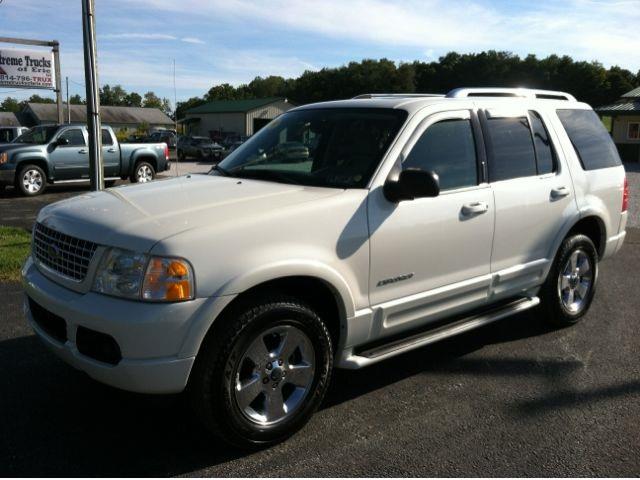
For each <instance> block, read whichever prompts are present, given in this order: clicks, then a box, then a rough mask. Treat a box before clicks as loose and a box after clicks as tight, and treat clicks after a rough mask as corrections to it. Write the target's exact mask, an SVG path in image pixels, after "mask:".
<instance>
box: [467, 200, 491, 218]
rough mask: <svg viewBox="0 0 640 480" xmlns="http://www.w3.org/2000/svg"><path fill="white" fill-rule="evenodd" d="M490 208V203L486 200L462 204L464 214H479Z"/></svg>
mask: <svg viewBox="0 0 640 480" xmlns="http://www.w3.org/2000/svg"><path fill="white" fill-rule="evenodd" d="M487 210H489V205H488V204H487V203H485V202H473V203H465V204H464V205H463V206H462V215H465V216H470V215H479V214H481V213H485V212H486V211H487Z"/></svg>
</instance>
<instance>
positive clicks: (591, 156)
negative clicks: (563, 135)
mask: <svg viewBox="0 0 640 480" xmlns="http://www.w3.org/2000/svg"><path fill="white" fill-rule="evenodd" d="M557 113H558V117H559V118H560V121H561V122H562V125H563V126H564V129H565V130H566V132H567V135H569V139H570V140H571V143H572V144H573V148H575V150H576V153H577V154H578V158H579V159H580V163H581V164H582V168H584V169H585V170H595V169H597V168H608V167H617V166H618V165H621V163H620V156H619V155H618V150H617V149H616V146H615V144H614V143H613V141H612V140H611V137H610V136H609V134H608V133H607V130H606V129H605V128H604V125H603V124H602V122H601V121H600V119H599V118H598V115H596V112H594V111H593V110H557Z"/></svg>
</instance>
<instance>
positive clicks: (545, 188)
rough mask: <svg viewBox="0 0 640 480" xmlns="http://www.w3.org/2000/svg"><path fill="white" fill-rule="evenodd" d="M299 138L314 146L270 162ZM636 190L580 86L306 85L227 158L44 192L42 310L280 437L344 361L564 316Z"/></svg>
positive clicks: (46, 324) (40, 328)
mask: <svg viewBox="0 0 640 480" xmlns="http://www.w3.org/2000/svg"><path fill="white" fill-rule="evenodd" d="M294 141H295V142H300V143H303V144H304V145H306V146H307V148H308V149H309V155H308V158H305V157H304V156H300V157H299V161H298V162H297V163H291V162H281V163H274V162H272V158H271V156H272V154H271V153H269V152H273V151H277V149H274V146H277V145H281V144H284V143H286V142H294ZM628 200H629V190H628V187H627V183H626V177H625V171H624V168H623V167H622V165H621V163H620V158H619V157H618V153H617V151H616V148H615V146H614V144H613V143H612V141H611V138H610V137H609V135H608V134H607V132H606V130H605V129H604V127H603V125H602V123H601V122H600V120H599V119H598V116H597V115H596V114H595V113H594V112H593V110H592V109H591V108H590V107H589V106H588V105H586V104H584V103H580V102H577V101H576V100H575V99H574V98H573V97H572V96H571V95H569V94H565V93H561V92H550V91H539V90H524V89H459V90H454V91H452V92H450V93H449V94H447V95H446V96H423V97H419V96H415V95H407V96H403V95H368V96H366V97H364V98H356V99H352V100H344V101H337V102H330V103H319V104H313V105H305V106H301V107H298V108H295V109H292V110H290V111H288V112H287V113H284V114H283V115H281V116H280V117H278V119H277V121H274V122H272V123H271V124H270V125H269V128H265V129H262V130H261V131H260V132H258V133H257V134H256V135H254V136H253V137H252V138H251V139H250V140H248V141H247V142H246V143H245V145H244V146H243V147H242V148H241V149H238V150H236V151H235V152H234V153H232V154H231V155H229V156H228V157H227V158H226V159H225V160H223V161H222V162H221V163H220V164H219V165H217V166H216V167H214V169H213V170H212V172H210V174H209V175H190V176H183V177H178V178H173V179H169V180H166V181H163V182H157V183H154V184H151V185H148V186H145V187H140V188H138V187H123V188H120V189H119V190H118V195H113V194H109V193H94V194H91V195H85V196H80V197H76V198H72V199H68V200H65V201H63V202H61V203H57V204H52V205H49V206H46V207H44V208H43V209H42V210H41V211H40V213H39V215H38V218H37V222H36V224H35V228H34V234H33V249H32V254H31V256H30V257H29V259H28V260H27V262H26V264H25V265H24V268H23V270H22V274H23V286H24V289H25V292H26V299H27V301H26V305H25V311H26V314H27V317H28V320H29V323H30V324H31V326H32V328H33V329H34V330H35V332H36V333H37V335H38V336H39V337H40V338H41V339H42V340H43V341H44V342H45V343H46V344H47V345H48V346H49V347H50V348H51V349H52V350H53V351H54V352H56V353H57V354H58V355H59V356H60V357H62V358H63V359H64V360H66V361H67V362H69V363H70V364H72V365H74V366H75V367H76V368H79V369H81V370H83V371H85V372H87V373H88V374H89V375H90V376H92V377H93V378H95V379H97V380H99V381H101V382H104V383H107V384H109V385H113V386H116V387H119V388H122V389H125V390H131V391H135V392H145V393H177V392H182V391H186V393H187V395H188V396H189V397H190V401H191V403H192V404H193V405H194V406H195V409H196V412H197V413H198V415H199V418H200V419H201V421H202V423H203V425H204V426H206V427H207V428H209V429H210V430H211V431H213V432H215V433H216V434H217V435H219V436H221V437H222V438H224V439H226V440H227V441H229V442H231V443H233V444H236V445H241V446H258V445H263V446H264V445H269V444H273V443H276V442H279V441H282V440H283V439H285V438H287V437H288V436H290V435H291V434H292V433H294V432H295V431H296V430H298V429H300V428H301V427H302V426H303V425H304V424H305V423H306V422H307V420H308V419H309V418H310V416H311V415H312V413H313V412H314V410H316V409H317V408H318V406H319V404H320V403H321V402H322V399H323V397H324V395H325V392H326V391H327V387H328V385H329V381H330V379H331V372H332V370H333V368H334V367H338V368H348V369H357V368H362V367H366V366H368V365H372V364H375V363H377V362H380V361H382V360H385V359H387V358H390V357H393V356H396V355H400V354H402V353H404V352H407V351H410V350H413V349H415V348H419V347H422V346H424V345H428V344H430V343H432V342H435V341H438V340H441V339H444V338H447V337H450V336H452V335H456V334H459V333H462V332H466V331H469V330H471V329H474V328H477V327H480V326H482V325H486V324H488V323H490V322H493V321H496V320H498V319H501V318H504V317H506V316H509V315H512V314H515V313H517V312H522V311H525V310H528V309H531V308H533V307H535V306H537V305H540V310H539V316H540V318H541V319H543V320H544V321H547V322H549V323H550V324H551V325H554V326H559V327H567V326H570V325H573V324H575V323H577V322H578V321H579V320H580V319H581V318H582V317H583V315H584V314H585V313H586V312H587V311H588V310H589V307H590V305H591V303H592V301H593V298H594V292H595V290H596V282H597V279H598V269H599V265H600V262H601V261H602V260H605V259H607V258H609V257H611V256H612V255H614V254H615V253H616V252H617V251H618V250H619V249H620V248H621V246H622V244H623V241H624V238H625V226H626V222H627V206H628ZM78 244H80V245H82V249H81V250H80V251H77V250H75V246H76V245H78ZM585 328H589V325H586V326H585ZM594 341H596V340H595V339H594ZM470 394H471V393H470ZM371 408H379V409H380V414H381V415H385V414H386V413H387V407H386V406H384V405H380V406H377V407H376V406H371ZM338 428H339V427H338Z"/></svg>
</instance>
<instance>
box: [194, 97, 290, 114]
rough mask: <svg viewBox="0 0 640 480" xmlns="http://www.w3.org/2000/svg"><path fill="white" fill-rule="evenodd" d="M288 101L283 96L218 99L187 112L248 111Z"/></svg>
mask: <svg viewBox="0 0 640 480" xmlns="http://www.w3.org/2000/svg"><path fill="white" fill-rule="evenodd" d="M280 101H286V98H283V97H269V98H252V99H249V100H216V101H214V102H209V103H205V104H204V105H200V106H199V107H193V108H190V109H189V110H187V111H186V112H185V113H238V112H240V113H246V112H249V111H251V110H254V109H256V108H260V107H263V106H265V105H269V104H271V103H275V102H280Z"/></svg>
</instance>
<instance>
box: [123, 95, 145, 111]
mask: <svg viewBox="0 0 640 480" xmlns="http://www.w3.org/2000/svg"><path fill="white" fill-rule="evenodd" d="M125 102H126V104H127V107H141V106H142V97H141V96H140V94H139V93H136V92H131V93H130V94H128V95H127V96H126V99H125Z"/></svg>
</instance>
